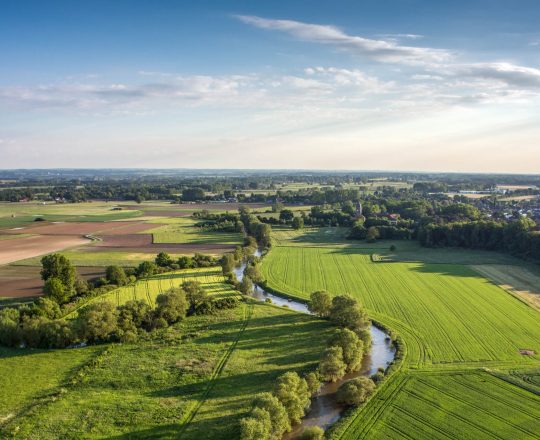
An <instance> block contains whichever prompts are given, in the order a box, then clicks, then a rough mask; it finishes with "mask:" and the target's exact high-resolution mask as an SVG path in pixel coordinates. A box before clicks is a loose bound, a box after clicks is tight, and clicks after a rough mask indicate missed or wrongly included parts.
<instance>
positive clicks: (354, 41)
mask: <svg viewBox="0 0 540 440" xmlns="http://www.w3.org/2000/svg"><path fill="white" fill-rule="evenodd" d="M236 17H237V18H238V19H239V20H240V21H242V22H244V23H247V24H250V25H252V26H256V27H258V28H262V29H270V30H276V31H281V32H285V33H287V34H289V35H292V36H293V37H295V38H299V39H301V40H304V41H310V42H314V43H322V44H328V45H332V46H335V47H338V48H342V49H347V50H350V51H352V52H354V53H356V54H358V55H362V56H365V57H368V58H371V59H374V60H377V61H382V62H391V63H406V64H410V63H440V62H444V61H446V60H449V59H450V58H451V57H452V56H451V54H450V52H448V51H446V50H443V49H434V48H429V47H413V46H404V45H400V44H398V43H396V41H394V40H375V39H371V38H364V37H360V36H356V35H349V34H347V33H345V32H343V31H342V30H341V29H339V28H337V27H335V26H330V25H320V24H310V23H303V22H300V21H293V20H271V19H267V18H261V17H256V16H247V15H238V16H236Z"/></svg>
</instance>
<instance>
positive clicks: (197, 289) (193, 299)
mask: <svg viewBox="0 0 540 440" xmlns="http://www.w3.org/2000/svg"><path fill="white" fill-rule="evenodd" d="M182 290H183V291H184V292H186V299H187V300H188V302H189V304H190V306H191V307H192V308H196V307H197V306H198V305H200V304H202V303H203V302H205V301H206V300H207V299H208V295H207V294H206V291H205V290H204V288H203V286H202V285H201V283H199V282H198V281H184V282H183V283H182Z"/></svg>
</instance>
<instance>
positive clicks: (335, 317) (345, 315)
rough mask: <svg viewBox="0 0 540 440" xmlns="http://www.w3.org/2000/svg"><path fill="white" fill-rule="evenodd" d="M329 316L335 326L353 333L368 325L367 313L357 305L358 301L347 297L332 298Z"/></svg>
mask: <svg viewBox="0 0 540 440" xmlns="http://www.w3.org/2000/svg"><path fill="white" fill-rule="evenodd" d="M329 316H330V320H331V321H332V322H334V323H335V324H336V325H338V326H340V327H345V328H348V329H350V330H353V331H355V332H358V331H359V330H361V329H365V328H367V327H368V326H369V325H370V321H369V318H368V316H367V313H366V312H365V311H364V309H362V307H361V306H360V304H358V301H356V300H355V299H354V298H352V297H350V296H347V295H338V296H334V298H332V306H331V308H330V315H329Z"/></svg>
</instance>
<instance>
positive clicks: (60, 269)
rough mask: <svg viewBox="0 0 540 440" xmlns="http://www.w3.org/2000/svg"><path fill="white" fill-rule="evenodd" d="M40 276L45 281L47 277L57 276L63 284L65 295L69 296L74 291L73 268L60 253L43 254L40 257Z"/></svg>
mask: <svg viewBox="0 0 540 440" xmlns="http://www.w3.org/2000/svg"><path fill="white" fill-rule="evenodd" d="M41 266H42V269H41V278H42V279H43V281H47V280H48V279H49V278H57V279H59V280H60V282H61V283H62V284H63V285H64V289H65V291H66V295H67V296H68V297H70V296H71V295H72V294H73V291H74V285H75V276H76V271H75V268H74V267H73V266H72V265H71V262H70V261H69V260H68V259H67V258H66V257H65V256H64V255H62V254H50V255H45V256H44V257H43V258H42V259H41Z"/></svg>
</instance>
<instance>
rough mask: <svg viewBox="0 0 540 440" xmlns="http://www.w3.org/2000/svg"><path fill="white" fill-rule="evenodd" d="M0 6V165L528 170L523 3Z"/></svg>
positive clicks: (532, 156)
mask: <svg viewBox="0 0 540 440" xmlns="http://www.w3.org/2000/svg"><path fill="white" fill-rule="evenodd" d="M0 10H1V14H0V157H1V159H0V168H14V167H50V168H54V167H192V168H316V169H358V170H365V169H378V170H383V169H385V170H433V171H482V172H490V171H497V172H539V171H540V170H539V169H538V165H537V164H538V163H540V145H539V141H540V124H539V122H540V121H539V119H540V111H539V110H540V105H539V104H540V27H539V26H538V23H540V4H538V2H535V1H525V0H521V1H520V0H516V1H500V0H499V1H497V0H491V1H487V0H482V1H480V0H472V1H453V2H442V1H441V2H433V1H424V0H422V1H420V0H396V1H374V0H373V1H371V0H369V1H334V2H325V1H324V2H323V1H287V2H278V1H275V2H254V1H197V2H188V1H159V0H157V1H152V2H150V1H144V2H143V1H118V0H115V1H86V2H75V1H70V2H67V1H65V2H64V1H49V2H42V1H39V2H38V1H36V2H30V1H24V0H18V1H5V0H3V1H0Z"/></svg>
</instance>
